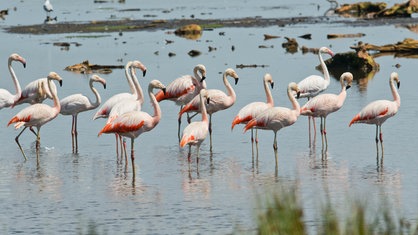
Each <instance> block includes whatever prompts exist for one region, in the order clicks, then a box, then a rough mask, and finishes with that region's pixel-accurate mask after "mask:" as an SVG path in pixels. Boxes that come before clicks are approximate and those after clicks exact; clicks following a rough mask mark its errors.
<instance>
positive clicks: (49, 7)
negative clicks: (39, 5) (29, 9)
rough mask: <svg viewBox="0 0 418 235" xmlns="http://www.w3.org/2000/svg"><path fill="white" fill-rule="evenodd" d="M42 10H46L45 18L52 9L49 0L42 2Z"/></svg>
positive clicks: (48, 16)
mask: <svg viewBox="0 0 418 235" xmlns="http://www.w3.org/2000/svg"><path fill="white" fill-rule="evenodd" d="M44 10H45V12H46V17H47V19H48V18H50V13H51V12H52V11H53V10H54V8H53V7H52V4H51V2H50V1H49V0H45V2H44Z"/></svg>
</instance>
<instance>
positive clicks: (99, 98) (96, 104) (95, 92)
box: [90, 80, 102, 108]
mask: <svg viewBox="0 0 418 235" xmlns="http://www.w3.org/2000/svg"><path fill="white" fill-rule="evenodd" d="M90 89H91V91H92V92H93V94H94V96H96V102H94V103H91V105H92V106H93V108H97V107H98V106H99V105H100V103H101V102H102V98H101V97H100V94H99V92H98V91H97V89H96V88H94V87H93V81H92V80H90Z"/></svg>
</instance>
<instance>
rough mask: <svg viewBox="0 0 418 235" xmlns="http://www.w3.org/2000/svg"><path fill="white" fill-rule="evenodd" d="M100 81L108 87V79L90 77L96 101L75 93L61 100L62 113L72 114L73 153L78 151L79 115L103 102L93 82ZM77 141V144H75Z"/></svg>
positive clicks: (95, 76)
mask: <svg viewBox="0 0 418 235" xmlns="http://www.w3.org/2000/svg"><path fill="white" fill-rule="evenodd" d="M95 82H99V83H101V84H103V87H104V88H105V89H106V80H104V79H103V78H101V77H99V76H98V75H93V76H91V78H90V81H89V85H90V89H91V91H92V92H93V94H94V96H95V97H96V101H94V102H93V101H91V100H90V99H89V98H88V97H87V96H85V95H82V94H73V95H70V96H67V97H65V98H63V99H62V100H61V102H60V104H61V111H60V113H61V114H62V115H72V116H73V121H72V127H71V137H72V138H71V140H72V147H73V153H74V152H75V153H77V152H78V141H77V135H78V133H77V116H78V114H79V113H81V112H85V111H88V110H92V109H95V108H97V107H98V106H99V105H100V103H101V100H102V99H101V98H100V94H99V92H98V91H97V89H96V88H94V87H93V83H95ZM74 142H75V145H74ZM74 150H75V151H74Z"/></svg>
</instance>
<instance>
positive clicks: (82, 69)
mask: <svg viewBox="0 0 418 235" xmlns="http://www.w3.org/2000/svg"><path fill="white" fill-rule="evenodd" d="M123 68H124V66H123V65H98V64H90V63H89V61H88V60H85V61H83V62H81V63H79V64H75V65H70V66H67V67H65V69H64V70H67V71H71V72H75V73H86V74H90V73H101V74H107V73H111V72H112V69H123Z"/></svg>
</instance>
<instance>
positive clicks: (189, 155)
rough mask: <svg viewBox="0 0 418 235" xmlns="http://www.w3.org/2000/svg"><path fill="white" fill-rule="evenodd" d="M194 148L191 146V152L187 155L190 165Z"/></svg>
mask: <svg viewBox="0 0 418 235" xmlns="http://www.w3.org/2000/svg"><path fill="white" fill-rule="evenodd" d="M191 156H192V146H191V145H190V144H189V152H188V153H187V160H188V161H189V163H190V162H191V161H192V158H191Z"/></svg>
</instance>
